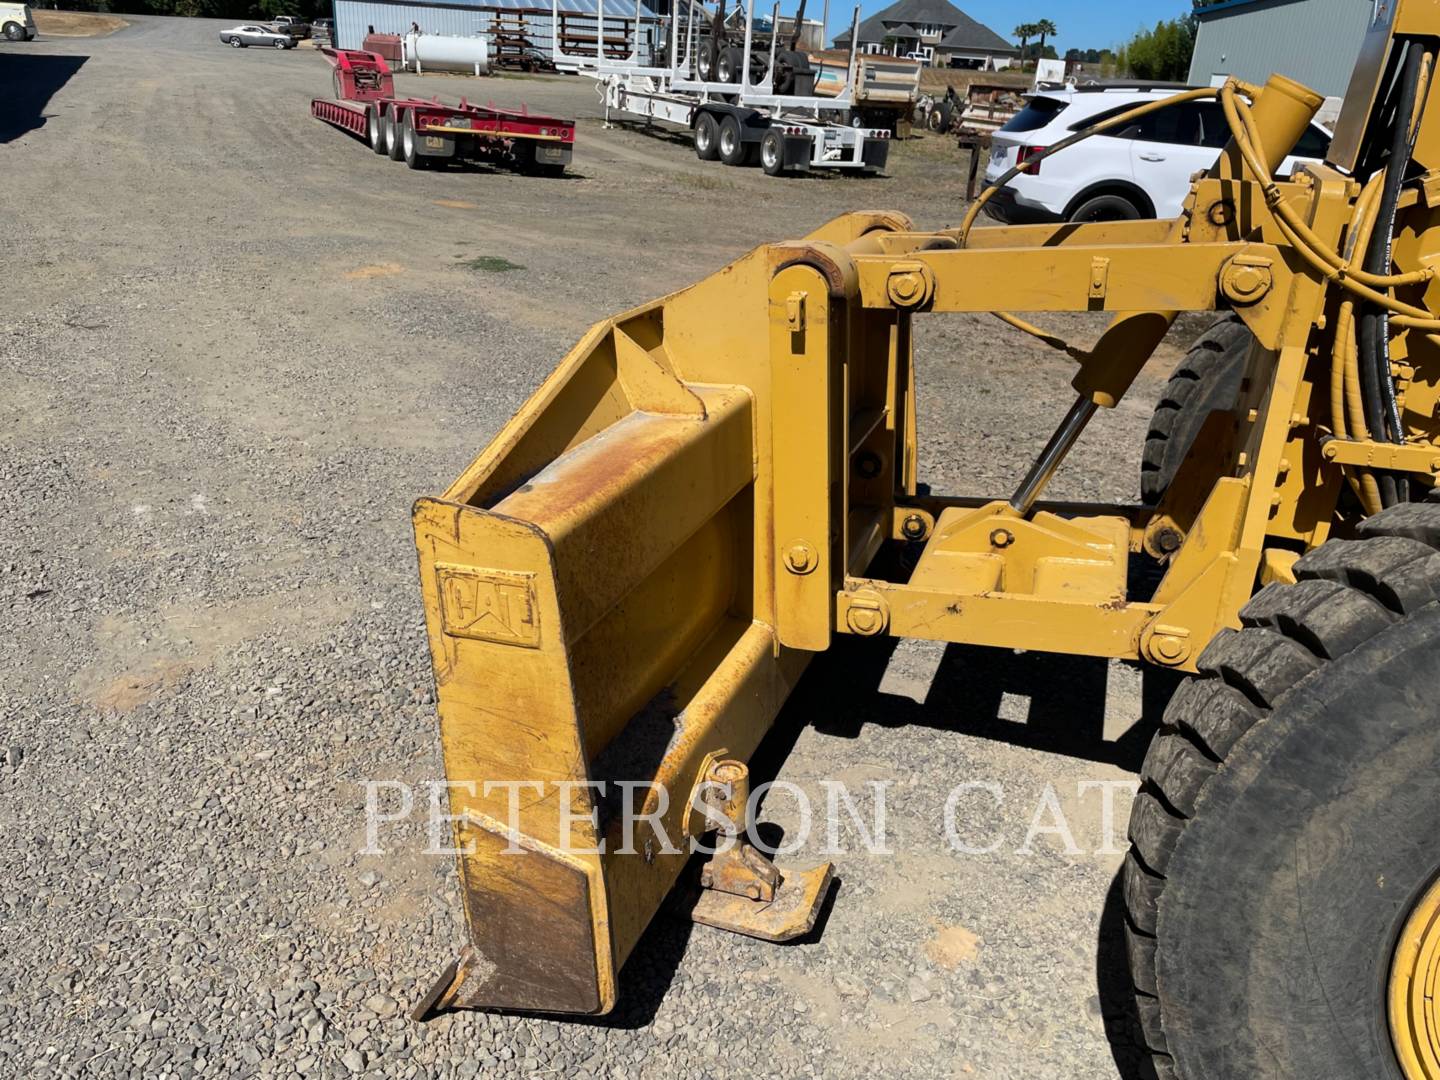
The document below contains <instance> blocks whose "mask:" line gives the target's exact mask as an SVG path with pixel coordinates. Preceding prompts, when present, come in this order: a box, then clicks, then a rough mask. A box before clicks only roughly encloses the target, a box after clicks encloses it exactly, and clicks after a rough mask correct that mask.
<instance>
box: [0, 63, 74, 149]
mask: <svg viewBox="0 0 1440 1080" xmlns="http://www.w3.org/2000/svg"><path fill="white" fill-rule="evenodd" d="M88 59H89V57H88V56H45V55H38V56H25V55H23V54H21V53H15V52H8V51H7V52H6V54H5V62H4V63H3V64H0V101H3V102H4V103H5V108H4V109H3V110H0V143H7V142H12V141H13V140H15V139H18V138H19V137H20V136H21V135H24V134H25V133H26V132H27V131H34V130H35V129H36V128H39V127H44V126H45V121H46V120H47V119H48V117H46V115H45V106H46V105H48V104H49V103H50V99H51V98H52V97H54V96H55V93H56V91H58V90H59V89H60V88H61V87H62V86H64V85H65V84H66V83H67V82H69V81H70V79H71V77H72V76H74V74H75V73H76V72H77V71H79V70H80V69H81V68H82V67H83V66H84V65H85V61H86V60H88Z"/></svg>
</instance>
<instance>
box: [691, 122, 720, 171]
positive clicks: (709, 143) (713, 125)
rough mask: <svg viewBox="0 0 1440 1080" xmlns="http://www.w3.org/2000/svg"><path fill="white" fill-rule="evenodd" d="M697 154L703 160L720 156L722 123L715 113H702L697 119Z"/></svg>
mask: <svg viewBox="0 0 1440 1080" xmlns="http://www.w3.org/2000/svg"><path fill="white" fill-rule="evenodd" d="M695 156H696V157H697V158H699V159H700V160H701V161H715V160H716V159H718V158H719V157H720V124H719V123H718V122H717V121H716V119H715V114H714V113H708V112H704V113H701V114H700V118H699V119H698V120H696V121H695Z"/></svg>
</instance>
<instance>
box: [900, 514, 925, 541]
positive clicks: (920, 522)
mask: <svg viewBox="0 0 1440 1080" xmlns="http://www.w3.org/2000/svg"><path fill="white" fill-rule="evenodd" d="M925 531H926V530H925V519H924V518H923V517H921V516H920V515H919V514H907V515H906V516H905V520H904V521H902V522H901V523H900V532H901V533H903V534H904V536H905V539H907V540H920V539H923V538H924V536H925Z"/></svg>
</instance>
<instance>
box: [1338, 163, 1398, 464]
mask: <svg viewBox="0 0 1440 1080" xmlns="http://www.w3.org/2000/svg"><path fill="white" fill-rule="evenodd" d="M1384 181H1385V170H1384V169H1381V170H1380V171H1379V172H1377V173H1376V174H1375V175H1374V176H1372V177H1371V178H1370V180H1369V182H1368V183H1367V184H1366V185H1365V186H1364V188H1362V189H1361V191H1360V197H1359V198H1357V199H1356V200H1355V206H1354V209H1353V210H1352V211H1351V213H1350V226H1349V228H1348V229H1346V230H1345V261H1346V263H1347V264H1349V263H1350V262H1353V261H1354V258H1355V252H1356V250H1357V249H1359V250H1364V245H1363V244H1362V243H1361V240H1362V238H1363V239H1364V240H1365V242H1366V243H1367V244H1368V242H1369V237H1370V226H1369V215H1370V212H1371V210H1372V209H1373V208H1374V205H1375V200H1376V198H1378V196H1379V193H1380V189H1381V185H1382V184H1383V183H1384ZM1354 317H1355V298H1354V297H1352V296H1346V297H1345V298H1344V299H1343V300H1342V301H1341V302H1340V311H1339V314H1338V316H1337V317H1336V321H1335V343H1334V348H1333V349H1332V350H1331V355H1330V427H1331V430H1333V431H1334V433H1335V436H1336V437H1337V438H1341V439H1343V438H1345V437H1346V436H1345V432H1346V430H1347V426H1346V423H1345V362H1346V357H1347V346H1348V343H1349V341H1350V338H1349V336H1348V335H1349V334H1350V333H1351V330H1352V329H1353V321H1354Z"/></svg>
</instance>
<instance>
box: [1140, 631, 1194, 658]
mask: <svg viewBox="0 0 1440 1080" xmlns="http://www.w3.org/2000/svg"><path fill="white" fill-rule="evenodd" d="M1150 647H1151V649H1152V650H1153V651H1154V653H1155V655H1156V656H1158V657H1159V658H1160V659H1162V660H1164V661H1165V662H1166V663H1170V664H1178V663H1180V662H1181V661H1182V660H1184V659H1185V657H1186V656H1188V655H1189V654H1190V646H1189V645H1187V644H1186V643H1185V640H1184V639H1183V638H1178V637H1176V636H1175V635H1173V634H1157V635H1155V640H1154V641H1152V642H1151V643H1150Z"/></svg>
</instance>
